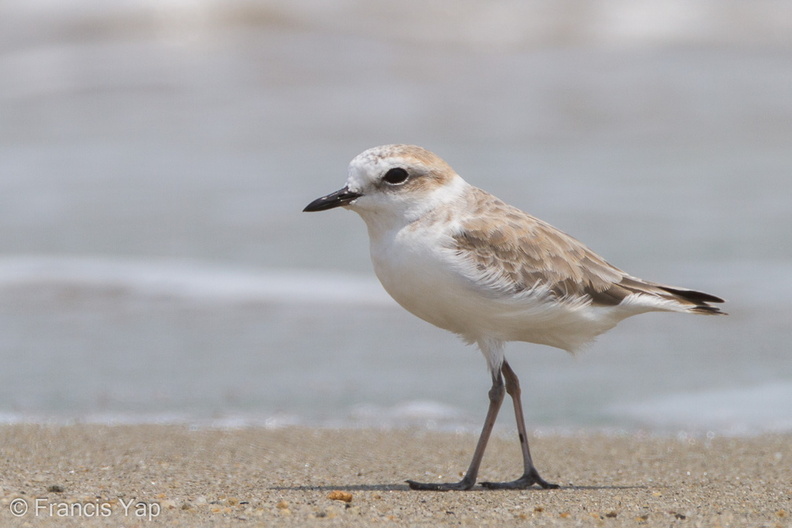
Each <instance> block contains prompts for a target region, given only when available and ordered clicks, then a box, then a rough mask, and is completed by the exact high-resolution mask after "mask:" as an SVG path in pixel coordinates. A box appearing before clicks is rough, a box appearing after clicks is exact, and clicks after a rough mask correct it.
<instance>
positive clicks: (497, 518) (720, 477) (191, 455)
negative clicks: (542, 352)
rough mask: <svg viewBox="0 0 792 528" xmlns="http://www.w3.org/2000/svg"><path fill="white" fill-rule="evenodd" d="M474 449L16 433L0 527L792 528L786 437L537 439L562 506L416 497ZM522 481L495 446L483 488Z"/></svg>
mask: <svg viewBox="0 0 792 528" xmlns="http://www.w3.org/2000/svg"><path fill="white" fill-rule="evenodd" d="M475 440H476V438H475V435H471V434H454V433H435V432H431V433H430V432H423V431H419V430H407V431H405V430H399V431H380V430H340V431H338V430H324V429H304V428H287V429H279V430H269V429H257V428H250V429H232V430H217V429H197V430H194V429H190V428H187V427H182V426H166V425H134V426H100V425H72V426H36V425H7V426H2V427H0V478H1V479H2V480H1V481H0V482H1V483H2V487H1V488H0V507H1V508H2V510H0V526H152V525H166V526H190V527H194V526H270V525H276V526H487V525H526V526H528V525H531V526H614V527H616V526H636V525H641V526H666V527H667V526H711V527H717V526H724V527H725V526H735V527H736V526H741V527H742V526H770V527H774V526H779V527H783V526H790V523H791V522H792V473H791V472H790V468H792V436H790V435H770V436H760V437H755V438H720V437H716V438H712V439H707V438H703V437H687V438H681V439H680V438H678V437H677V438H655V437H647V436H645V435H635V434H632V435H611V436H606V435H598V434H593V435H587V434H579V435H572V436H540V437H534V438H531V446H532V449H533V454H534V458H535V461H536V464H537V466H538V468H539V470H540V472H541V473H542V476H543V477H544V478H545V479H547V480H549V481H551V482H557V483H559V484H561V485H562V488H561V489H560V490H540V489H531V490H522V491H490V490H484V489H481V488H476V489H474V490H472V491H468V492H447V493H438V492H417V491H411V490H409V489H408V488H407V486H406V485H405V484H404V479H407V478H412V479H417V480H427V481H432V480H438V481H440V480H452V479H458V478H459V476H460V472H462V471H464V470H465V468H466V466H467V463H468V461H469V457H470V455H471V453H472V450H473V446H474V444H475ZM519 471H520V459H519V451H518V447H517V442H516V439H513V438H511V437H509V436H499V437H496V438H493V440H492V444H491V445H490V448H489V450H488V452H487V455H486V456H485V459H484V464H483V467H482V471H481V476H480V478H481V479H482V480H505V479H510V478H514V477H516V476H518V473H519ZM338 492H340V493H338ZM331 497H335V498H331ZM347 501H348V502H347ZM25 508H26V511H25ZM15 514H16V515H15Z"/></svg>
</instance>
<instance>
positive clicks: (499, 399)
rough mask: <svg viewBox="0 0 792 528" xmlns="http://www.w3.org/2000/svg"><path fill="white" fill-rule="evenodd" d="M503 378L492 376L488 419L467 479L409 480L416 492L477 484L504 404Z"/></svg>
mask: <svg viewBox="0 0 792 528" xmlns="http://www.w3.org/2000/svg"><path fill="white" fill-rule="evenodd" d="M503 395H504V389H503V378H502V377H501V373H500V372H497V371H496V372H494V373H493V374H492V388H491V389H490V390H489V408H488V409H487V417H486V418H485V419H484V427H483V428H482V429H481V436H479V439H478V443H477V444H476V450H475V451H474V452H473V460H471V461H470V467H468V470H467V473H465V477H464V478H463V479H462V480H460V481H459V482H448V483H442V484H437V483H423V482H415V481H414V480H408V481H407V484H409V485H410V488H412V489H414V490H432V491H450V490H469V489H470V488H472V487H473V485H474V484H475V483H476V478H477V477H478V471H479V466H481V459H482V458H483V457H484V450H485V449H486V448H487V441H488V440H489V437H490V433H492V427H493V426H494V425H495V418H497V417H498V411H499V410H500V407H501V404H502V403H503Z"/></svg>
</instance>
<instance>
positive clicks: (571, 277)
mask: <svg viewBox="0 0 792 528" xmlns="http://www.w3.org/2000/svg"><path fill="white" fill-rule="evenodd" d="M473 196H474V199H473V200H471V202H470V205H471V207H470V210H469V216H468V217H467V218H466V219H465V221H464V223H463V225H462V230H461V231H460V232H459V233H458V234H456V235H455V236H454V242H455V245H456V250H457V251H458V252H459V254H460V255H462V256H464V258H466V259H469V261H471V263H473V264H474V265H475V266H476V268H477V270H478V271H480V272H481V273H482V274H483V276H485V277H486V278H487V279H489V281H488V282H489V283H490V284H491V285H494V286H495V287H497V288H502V289H506V290H510V291H512V292H515V293H519V292H522V291H526V290H531V289H533V288H536V287H544V288H546V289H547V291H548V293H549V294H550V295H551V296H553V297H555V298H557V299H559V300H569V301H580V300H583V299H585V300H590V301H591V302H592V303H593V304H598V305H608V306H614V305H617V304H619V303H621V302H622V301H623V300H624V299H625V297H627V296H628V295H631V294H634V293H644V294H649V295H658V296H661V297H665V298H669V299H671V298H673V299H674V300H677V301H679V302H680V303H683V304H689V305H690V307H691V309H692V310H693V311H700V312H702V313H716V312H718V309H717V308H713V307H710V306H708V305H707V304H706V303H707V302H723V301H722V300H721V299H719V298H717V297H715V296H712V295H709V294H705V293H701V292H695V291H692V290H684V289H681V288H671V287H667V286H662V285H659V284H654V283H650V282H646V281H643V280H641V279H637V278H635V277H631V276H630V275H628V274H627V273H625V272H623V271H622V270H620V269H618V268H616V267H615V266H612V265H611V264H609V263H608V262H606V261H605V260H604V259H603V258H602V257H600V256H599V255H597V254H596V253H594V252H593V251H591V250H590V249H588V248H587V247H586V246H585V245H583V244H582V243H581V242H579V241H578V240H576V239H574V238H572V237H571V236H569V235H567V234H566V233H563V232H561V231H559V230H558V229H556V228H554V227H553V226H551V225H550V224H547V223H546V222H543V221H541V220H539V219H538V218H534V217H533V216H531V215H529V214H527V213H524V212H523V211H520V210H519V209H517V208H515V207H512V206H510V205H507V204H505V203H504V202H502V201H501V200H499V199H497V198H495V197H494V196H492V195H490V194H488V193H486V192H484V191H482V190H480V189H476V190H475V193H473ZM473 204H476V205H475V206H474V205H473Z"/></svg>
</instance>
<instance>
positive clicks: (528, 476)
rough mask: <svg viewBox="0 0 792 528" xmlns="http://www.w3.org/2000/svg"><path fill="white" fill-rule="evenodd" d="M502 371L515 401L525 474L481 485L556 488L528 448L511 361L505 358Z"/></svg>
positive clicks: (518, 392)
mask: <svg viewBox="0 0 792 528" xmlns="http://www.w3.org/2000/svg"><path fill="white" fill-rule="evenodd" d="M501 372H503V377H504V379H505V380H506V392H508V393H509V396H511V398H512V401H513V402H514V415H515V418H516V419H517V433H518V434H519V435H520V448H521V449H522V456H523V475H522V477H520V478H518V479H517V480H515V481H512V482H482V483H481V485H482V486H484V487H485V488H490V489H525V488H530V487H531V486H532V485H534V484H538V485H540V486H541V487H543V488H544V489H556V488H558V487H559V486H558V484H550V483H549V482H547V481H545V480H544V479H543V478H542V477H540V476H539V472H538V471H537V470H536V468H535V467H534V465H533V460H531V451H530V450H529V449H528V436H527V435H526V431H525V418H524V417H523V409H522V402H521V401H520V393H521V391H520V380H518V379H517V374H515V373H514V371H513V370H512V368H511V367H510V366H509V363H508V362H507V361H506V360H504V361H503V365H502V366H501Z"/></svg>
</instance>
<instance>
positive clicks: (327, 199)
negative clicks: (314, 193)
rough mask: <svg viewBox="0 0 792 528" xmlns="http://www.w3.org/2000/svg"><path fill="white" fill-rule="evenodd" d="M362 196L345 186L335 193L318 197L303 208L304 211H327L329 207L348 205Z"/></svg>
mask: <svg viewBox="0 0 792 528" xmlns="http://www.w3.org/2000/svg"><path fill="white" fill-rule="evenodd" d="M360 196H362V194H360V193H356V192H352V191H350V190H349V189H347V188H346V187H344V188H343V189H341V190H338V191H336V192H334V193H330V194H328V195H327V196H322V197H321V198H317V199H316V200H314V201H313V202H311V203H309V204H308V205H306V206H305V209H303V212H304V213H312V212H314V211H326V210H327V209H333V208H334V207H341V206H342V205H347V204H348V203H349V202H351V201H352V200H354V199H355V198H359V197H360Z"/></svg>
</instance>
